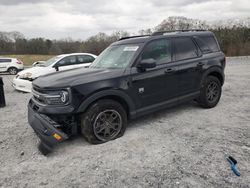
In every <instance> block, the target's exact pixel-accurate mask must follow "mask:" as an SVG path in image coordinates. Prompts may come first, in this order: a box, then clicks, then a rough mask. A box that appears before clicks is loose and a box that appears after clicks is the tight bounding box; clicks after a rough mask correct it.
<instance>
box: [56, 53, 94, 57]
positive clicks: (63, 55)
mask: <svg viewBox="0 0 250 188" xmlns="http://www.w3.org/2000/svg"><path fill="white" fill-rule="evenodd" d="M70 55H90V56H93V57H97V56H96V55H94V54H90V53H70V54H61V55H58V57H66V56H70Z"/></svg>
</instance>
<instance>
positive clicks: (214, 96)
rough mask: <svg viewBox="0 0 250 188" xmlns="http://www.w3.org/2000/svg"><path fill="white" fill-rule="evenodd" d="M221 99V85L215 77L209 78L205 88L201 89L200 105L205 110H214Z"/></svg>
mask: <svg viewBox="0 0 250 188" xmlns="http://www.w3.org/2000/svg"><path fill="white" fill-rule="evenodd" d="M220 97H221V83H220V81H219V79H218V78H217V77H215V76H208V77H207V78H206V80H205V83H204V87H202V89H201V94H200V97H199V98H198V100H197V101H198V103H199V104H200V105H201V106H202V107H204V108H213V107H215V106H216V105H217V103H218V102H219V100H220Z"/></svg>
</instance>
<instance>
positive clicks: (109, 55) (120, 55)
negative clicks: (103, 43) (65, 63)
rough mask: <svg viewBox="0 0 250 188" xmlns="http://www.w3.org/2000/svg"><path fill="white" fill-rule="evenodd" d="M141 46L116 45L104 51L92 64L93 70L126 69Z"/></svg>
mask: <svg viewBox="0 0 250 188" xmlns="http://www.w3.org/2000/svg"><path fill="white" fill-rule="evenodd" d="M138 48H139V45H135V44H125V45H114V46H110V47H108V48H107V49H106V50H104V51H103V52H102V53H101V54H100V55H99V56H98V57H97V58H96V60H95V61H94V62H93V63H92V64H91V66H90V67H91V68H125V67H127V66H128V65H129V63H130V61H131V60H132V58H133V57H134V55H135V53H136V51H137V50H138Z"/></svg>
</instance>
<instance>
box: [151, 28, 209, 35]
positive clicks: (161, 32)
mask: <svg viewBox="0 0 250 188" xmlns="http://www.w3.org/2000/svg"><path fill="white" fill-rule="evenodd" d="M191 31H207V30H204V29H182V30H170V31H157V32H154V33H153V34H152V36H157V35H164V34H165V33H172V32H191Z"/></svg>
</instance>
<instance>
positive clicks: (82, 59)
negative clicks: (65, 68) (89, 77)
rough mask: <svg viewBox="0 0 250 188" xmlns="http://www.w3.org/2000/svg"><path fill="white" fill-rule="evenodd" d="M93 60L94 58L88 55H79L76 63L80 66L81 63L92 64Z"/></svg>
mask: <svg viewBox="0 0 250 188" xmlns="http://www.w3.org/2000/svg"><path fill="white" fill-rule="evenodd" d="M94 60H95V58H94V57H92V56H90V55H79V56H78V62H79V63H80V64H82V63H90V62H93V61H94Z"/></svg>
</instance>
